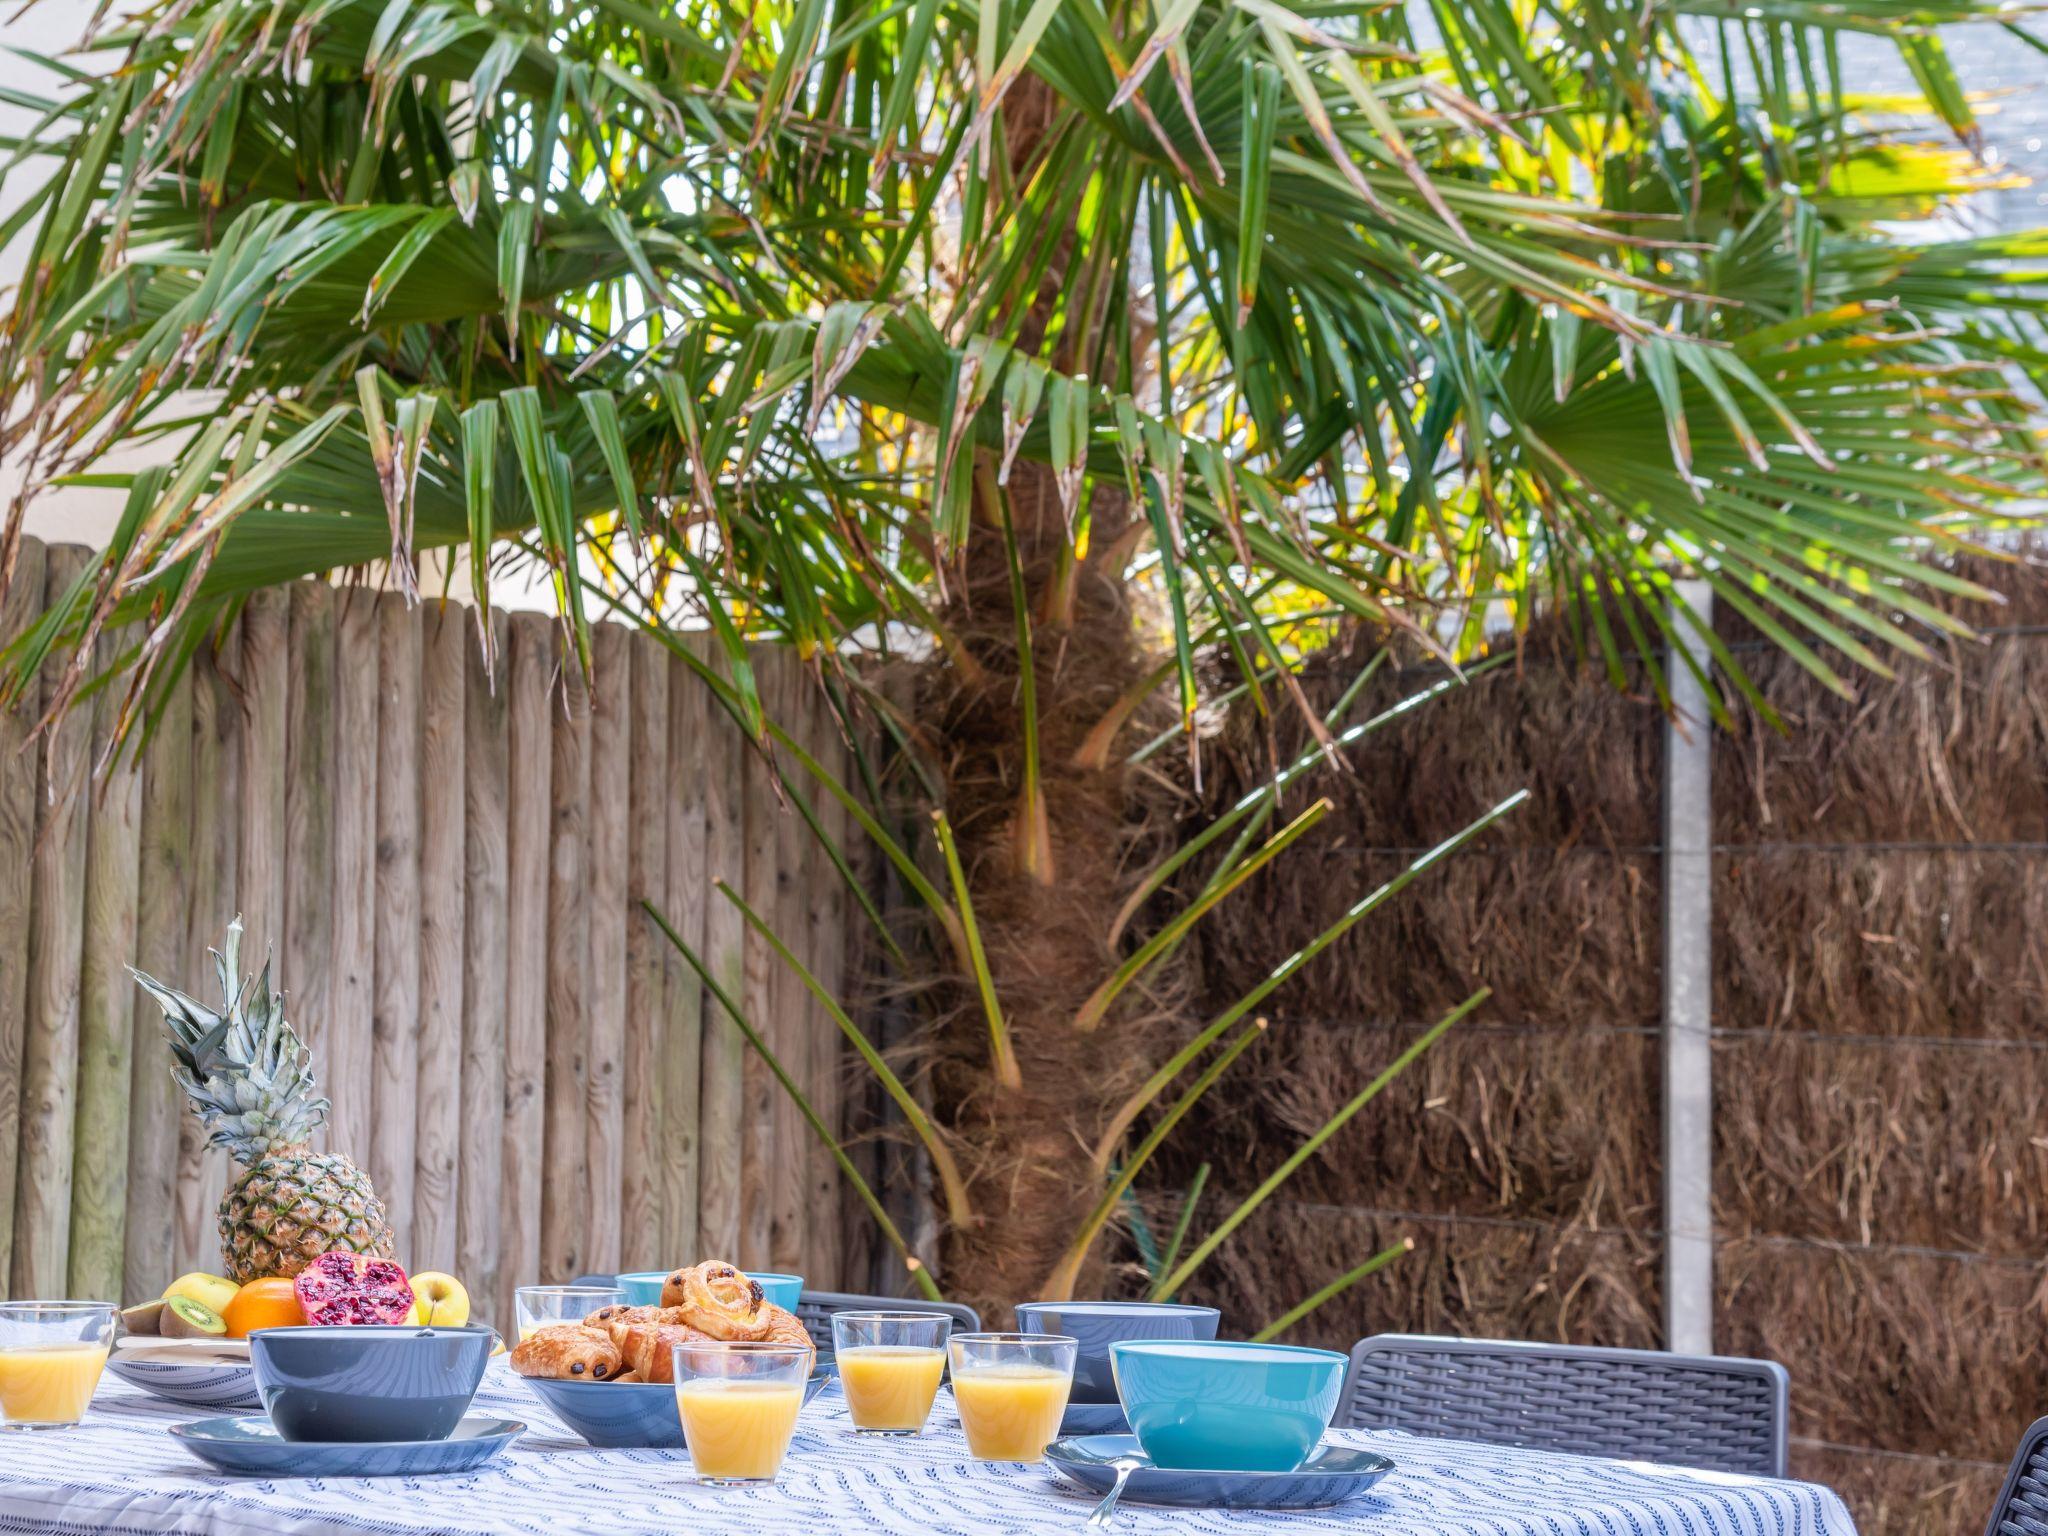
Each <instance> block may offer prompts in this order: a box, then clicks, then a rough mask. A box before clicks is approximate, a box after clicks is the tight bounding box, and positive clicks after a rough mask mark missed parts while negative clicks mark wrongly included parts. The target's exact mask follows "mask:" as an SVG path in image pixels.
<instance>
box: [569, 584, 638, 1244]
mask: <svg viewBox="0 0 2048 1536" xmlns="http://www.w3.org/2000/svg"><path fill="white" fill-rule="evenodd" d="M633 640H634V634H633V631H632V630H630V629H628V628H626V627H625V626H624V625H623V624H600V625H598V626H597V627H596V629H595V630H594V632H593V633H592V635H591V643H592V650H593V665H592V673H593V678H592V684H593V686H592V690H591V699H590V809H589V825H590V851H589V859H590V866H589V882H588V885H589V894H588V896H587V898H586V899H585V902H584V910H585V912H586V914H587V916H588V921H589V924H590V951H589V960H588V966H589V970H588V974H587V976H586V978H585V981H584V1000H585V1003H586V1005H587V1007H588V1008H589V1011H590V1012H589V1018H588V1020H587V1038H588V1041H589V1044H588V1048H587V1056H586V1058H585V1073H584V1096H583V1108H584V1116H585V1122H584V1134H583V1147H584V1161H585V1163H586V1164H587V1165H588V1168H589V1184H588V1191H589V1192H588V1196H587V1199H586V1202H585V1204H586V1216H587V1217H588V1220H587V1223H586V1226H585V1232H584V1246H583V1253H582V1255H581V1267H582V1268H583V1269H587V1270H597V1271H601V1272H603V1273H607V1274H609V1273H614V1272H616V1271H617V1270H618V1268H619V1239H620V1226H619V1204H620V1197H621V1193H622V1191H621V1181H622V1178H623V1175H624V1172H625V1134H626V1102H625V1097H624V1091H623V1085H622V1084H621V1082H620V1074H621V1073H622V1072H623V1070H624V1065H625V1055H626V921H627V913H626V877H627V873H628V869H627V865H628V862H629V860H628V855H627V851H626V850H627V844H628V840H629V829H628V821H627V817H628V812H629V811H630V809H631V806H630V803H629V797H630V795H631V787H630V783H631V781H630V779H629V777H628V775H627V771H626V769H627V761H628V758H629V757H630V755H631V753H632V749H633V663H632V646H633Z"/></svg>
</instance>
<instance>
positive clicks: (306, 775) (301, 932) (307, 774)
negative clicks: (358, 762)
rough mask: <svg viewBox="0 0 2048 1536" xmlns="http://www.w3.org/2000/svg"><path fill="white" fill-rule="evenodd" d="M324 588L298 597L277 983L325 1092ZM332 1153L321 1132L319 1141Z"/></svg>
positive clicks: (330, 921) (330, 753)
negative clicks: (281, 921)
mask: <svg viewBox="0 0 2048 1536" xmlns="http://www.w3.org/2000/svg"><path fill="white" fill-rule="evenodd" d="M337 598H338V594H337V593H336V592H335V590H334V588H333V587H331V586H329V585H328V584H327V583H326V582H324V581H299V582H294V583H293V584H292V588H291V624H290V649H291V707H290V709H289V711H288V712H287V715H286V722H285V744H284V762H285V768H284V848H285V861H284V862H285V869H284V943H283V945H282V947H281V950H280V953H279V957H278V970H277V974H278V977H279V980H280V982H281V984H282V985H283V987H284V992H285V1004H286V1009H287V1016H288V1017H289V1018H290V1019H291V1021H292V1024H293V1026H294V1027H295V1028H296V1029H297V1030H298V1032H299V1038H300V1039H301V1040H303V1041H304V1042H305V1044H306V1049H307V1050H308V1051H309V1052H311V1053H312V1059H313V1070H314V1072H315V1074H317V1076H318V1078H319V1081H320V1082H322V1083H331V1082H332V1081H334V1072H335V1069H336V1066H337V1063H336V1062H335V1061H333V1060H332V1059H331V1058H330V1056H329V1054H328V1045H329V1042H330V1038H331V1026H332V1020H333V1014H334V732H335V715H336V712H337V709H338V706H339V698H338V696H337V694H336V686H337V678H336V676H335V660H334V656H335V604H336V601H337ZM318 1139H319V1141H320V1143H321V1144H323V1145H324V1144H326V1143H327V1141H328V1139H329V1137H328V1132H327V1130H326V1128H324V1127H323V1128H322V1130H321V1131H320V1133H319V1137H318Z"/></svg>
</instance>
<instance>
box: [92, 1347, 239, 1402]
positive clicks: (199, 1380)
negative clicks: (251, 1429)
mask: <svg viewBox="0 0 2048 1536" xmlns="http://www.w3.org/2000/svg"><path fill="white" fill-rule="evenodd" d="M107 1369H108V1371H110V1372H111V1373H112V1374H114V1375H115V1376H118V1377H120V1379H121V1380H123V1381H125V1382H127V1383H128V1385H130V1386H131V1387H140V1388H142V1390H143V1391H145V1392H147V1393H149V1394H150V1395H151V1396H152V1397H160V1398H162V1399H163V1400H164V1401H165V1402H167V1403H177V1404H180V1405H181V1406H183V1407H186V1408H212V1409H216V1410H219V1409H224V1408H239V1409H243V1410H245V1411H248V1412H254V1411H255V1410H257V1409H260V1408H261V1407H262V1406H263V1399H262V1398H260V1397H258V1396H257V1395H256V1377H255V1376H254V1374H253V1373H252V1372H251V1370H250V1368H249V1366H247V1365H246V1364H242V1363H239V1362H236V1361H233V1360H221V1361H207V1362H206V1363H204V1364H200V1363H198V1362H194V1363H192V1364H189V1365H188V1364H185V1363H184V1362H182V1361H178V1360H133V1359H123V1358H122V1355H121V1351H119V1350H116V1351H114V1353H113V1354H112V1355H111V1356H109V1357H108V1359H107Z"/></svg>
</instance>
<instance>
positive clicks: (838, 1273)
mask: <svg viewBox="0 0 2048 1536" xmlns="http://www.w3.org/2000/svg"><path fill="white" fill-rule="evenodd" d="M804 692H805V709H804V720H805V723H806V725H807V727H808V729H807V731H806V739H807V741H808V742H809V744H810V749H811V755H812V756H813V757H814V758H816V759H817V760H818V762H819V764H820V766H822V767H823V768H824V769H825V770H826V771H827V772H828V773H831V774H833V775H834V776H835V777H838V776H839V775H840V774H841V773H842V772H843V771H844V768H845V763H844V762H843V761H842V759H841V755H840V747H839V733H838V730H837V728H836V726H835V724H834V722H833V719H832V712H831V708H830V705H829V703H828V702H827V700H826V697H825V693H824V690H823V689H822V688H821V687H819V686H818V684H817V683H816V682H815V681H812V682H810V683H809V684H808V685H807V686H806V688H805V690H804ZM793 776H794V775H793ZM802 784H803V793H804V795H805V797H806V798H807V799H808V800H809V801H810V802H811V805H812V806H813V807H814V808H815V810H816V812H817V815H818V822H819V825H820V826H822V827H823V828H824V829H825V832H826V834H827V835H828V836H830V837H831V838H832V839H833V841H834V842H835V843H840V844H843V842H844V839H843V837H842V836H841V833H842V831H843V829H842V828H841V826H840V824H839V802H838V801H836V800H834V799H833V798H832V796H831V795H830V794H828V793H826V792H825V791H824V790H823V789H821V788H820V787H819V786H818V784H817V782H816V781H815V780H812V779H809V778H808V777H806V778H804V779H803V781H802ZM810 843H811V852H810V878H809V879H808V880H807V881H806V882H805V885H806V889H805V891H804V909H805V916H806V918H807V919H808V921H809V923H810V935H809V954H810V965H811V969H812V970H813V971H815V972H816V973H817V976H818V979H819V980H820V981H821V982H823V983H824V984H825V986H826V987H828V988H830V989H831V991H832V993H833V995H834V996H835V997H837V998H839V999H840V1001H841V1004H842V1005H843V1006H848V1007H851V1006H853V1000H852V999H851V998H850V997H848V995H847V987H846V977H845V975H844V972H843V970H842V968H841V965H840V945H839V943H838V938H839V924H840V921H841V919H842V917H843V912H842V909H841V906H840V897H841V896H842V894H843V893H844V891H845V889H846V887H845V885H844V884H843V883H842V882H841V880H840V877H839V871H838V870H837V869H836V868H834V866H833V863H832V860H831V857H830V855H829V854H828V853H827V852H826V851H825V849H824V848H822V847H820V846H819V845H818V843H817V841H816V839H815V838H813V839H810ZM808 1019H809V1025H810V1032H811V1040H810V1047H811V1048H810V1064H811V1079H810V1080H811V1093H812V1104H813V1106H814V1107H815V1108H816V1109H817V1111H818V1116H819V1118H820V1119H822V1120H823V1121H824V1122H825V1125H826V1126H827V1128H828V1129H830V1131H831V1132H832V1134H833V1136H834V1137H837V1136H838V1135H839V1134H840V1075H839V1074H840V1064H841V1059H842V1058H841V1055H840V1035H839V1027H838V1026H837V1025H836V1024H834V1023H833V1022H832V1019H831V1016H830V1015H828V1014H827V1013H826V1012H825V1010H824V1009H823V1008H821V1007H819V1006H818V1005H817V1004H816V1003H815V1002H813V1003H812V1005H811V1007H810V1010H809V1013H808ZM800 1129H801V1130H802V1131H803V1132H804V1134H805V1140H804V1151H805V1157H806V1160H807V1163H808V1166H809V1169H810V1192H809V1195H808V1197H807V1199H806V1202H805V1203H806V1206H807V1208H808V1210H809V1213H810V1246H809V1251H808V1252H807V1253H806V1254H805V1256H804V1263H805V1265H806V1266H807V1268H806V1270H805V1273H806V1274H807V1275H811V1274H815V1275H817V1276H818V1280H817V1284H818V1285H819V1286H820V1287H821V1288H830V1289H838V1290H844V1289H846V1288H847V1287H846V1285H845V1276H844V1274H843V1273H842V1268H843V1264H842V1257H841V1254H842V1246H841V1245H842V1234H841V1222H840V1209H839V1206H840V1201H839V1165H838V1164H837V1163H836V1162H834V1161H833V1159H832V1153H831V1150H830V1149H829V1148H827V1147H826V1146H824V1145H823V1144H822V1143H820V1142H819V1140H818V1138H817V1137H816V1136H815V1135H812V1134H809V1128H808V1127H802V1128H800ZM856 1289H858V1287H856Z"/></svg>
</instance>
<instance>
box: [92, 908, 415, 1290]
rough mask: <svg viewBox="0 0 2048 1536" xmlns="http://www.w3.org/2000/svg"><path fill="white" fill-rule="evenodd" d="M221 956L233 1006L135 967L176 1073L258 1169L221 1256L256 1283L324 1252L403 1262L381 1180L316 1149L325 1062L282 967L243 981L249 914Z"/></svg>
mask: <svg viewBox="0 0 2048 1536" xmlns="http://www.w3.org/2000/svg"><path fill="white" fill-rule="evenodd" d="M209 953H211V954H212V955H213V965H214V971H215V973H216V974H217V975H218V976H219V978H220V994H221V1007H220V1010H219V1011H215V1010H214V1009H212V1008H208V1007H207V1006H206V1005H205V1004H204V1003H201V1002H199V1001H198V1000H197V999H195V998H190V997H187V996H186V995H185V994H184V993H182V992H179V991H177V990H176V989H175V988H172V987H167V986H165V985H163V983H161V982H159V981H157V980H155V979H154V978H153V977H149V976H145V975H143V974H142V972H140V971H138V970H136V969H135V968H134V967H132V966H131V967H129V974H130V975H131V976H133V977H134V978H135V980H136V981H137V982H138V983H139V984H140V985H141V986H142V988H143V990H144V991H146V992H148V993H149V995H150V996H151V997H152V998H154V999H155V1000H156V1003H157V1006H159V1007H160V1008H162V1009H163V1011H164V1033H165V1035H166V1037H167V1038H168V1039H169V1041H170V1046H171V1057H172V1065H171V1076H172V1077H173V1078H175V1079H176V1080H177V1083H178V1086H179V1087H180V1088H182V1089H184V1090H185V1094H186V1096H187V1097H188V1098H190V1099H191V1101H192V1108H193V1109H194V1111H196V1112H197V1114H198V1115H199V1118H200V1120H201V1121H203V1122H204V1123H205V1125H206V1127H207V1129H208V1130H209V1131H210V1132H211V1133H212V1134H211V1135H209V1136H208V1137H207V1142H208V1144H209V1145H211V1146H216V1147H225V1148H226V1149H227V1150H228V1153H229V1155H230V1156H232V1157H233V1158H234V1160H235V1161H236V1162H238V1163H240V1164H241V1165H242V1167H243V1168H244V1169H246V1170H247V1171H246V1172H245V1173H243V1174H242V1176H241V1177H240V1178H239V1179H237V1180H236V1181H235V1182H234V1183H233V1184H231V1185H230V1186H229V1187H228V1192H227V1198H226V1199H224V1200H222V1201H221V1203H220V1249H221V1258H222V1259H223V1260H224V1261H225V1263H226V1265H227V1271H228V1274H229V1275H230V1276H231V1277H232V1278H233V1279H235V1280H237V1281H242V1282H247V1281H250V1280H255V1279H258V1278H260V1277H261V1276H264V1275H287V1276H290V1275H296V1274H298V1273H299V1271H300V1270H302V1269H304V1268H305V1267H306V1266H307V1265H308V1264H311V1263H312V1262H313V1260H315V1259H317V1258H318V1257H320V1255H321V1254H323V1253H330V1252H333V1251H334V1250H336V1249H340V1250H342V1251H345V1252H348V1253H361V1254H369V1255H372V1256H374V1257H377V1258H387V1259H388V1258H390V1257H391V1227H390V1224H389V1223H388V1222H386V1221H385V1219H384V1202H383V1201H381V1200H379V1199H378V1198H377V1192H376V1190H374V1189H372V1188H371V1187H370V1180H369V1176H368V1175H367V1174H365V1173H364V1172H363V1171H362V1170H361V1169H360V1168H358V1167H356V1165H355V1164H354V1163H352V1162H350V1161H349V1160H348V1158H346V1157H344V1156H342V1155H341V1154H340V1153H339V1152H315V1151H314V1150H313V1149H312V1145H311V1138H312V1134H313V1132H314V1131H315V1130H316V1129H317V1128H318V1127H319V1125H320V1123H321V1122H322V1121H323V1120H325V1119H326V1118H327V1107H328V1105H327V1100H325V1099H322V1098H315V1097H314V1096H313V1069H312V1066H311V1064H310V1063H309V1062H308V1060H307V1056H306V1048H305V1046H304V1045H303V1044H301V1043H300V1041H299V1036H298V1032H297V1031H296V1030H294V1029H293V1028H292V1027H291V1025H290V1024H288V1023H286V1022H285V1017H284V999H283V998H282V997H281V996H280V995H278V994H276V993H273V992H272V991H271V990H270V966H269V965H268V964H267V963H266V964H265V965H264V967H263V974H262V975H260V976H258V977H255V978H253V979H252V981H244V980H242V979H241V959H242V920H241V918H239V917H237V918H236V919H235V920H234V921H233V922H232V923H230V924H228V936H227V941H226V943H225V944H224V945H223V946H222V948H220V949H218V950H212V951H209Z"/></svg>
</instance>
